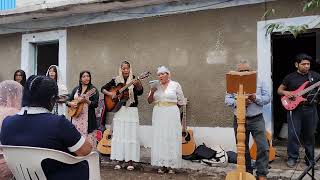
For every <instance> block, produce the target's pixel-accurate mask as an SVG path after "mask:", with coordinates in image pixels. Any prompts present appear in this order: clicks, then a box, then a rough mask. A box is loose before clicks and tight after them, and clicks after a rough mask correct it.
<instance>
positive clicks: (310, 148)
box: [278, 54, 320, 168]
mask: <svg viewBox="0 0 320 180" xmlns="http://www.w3.org/2000/svg"><path fill="white" fill-rule="evenodd" d="M294 60H295V67H296V68H297V71H295V72H292V73H290V74H288V75H287V76H286V77H285V78H284V79H283V81H282V84H281V85H280V86H279V88H278V94H279V95H281V96H286V97H288V98H290V99H294V98H295V94H294V93H293V92H291V91H294V90H296V89H298V88H299V86H301V85H302V84H303V83H305V82H306V81H309V82H310V83H309V85H312V84H314V83H316V82H317V81H319V80H320V75H319V74H318V73H316V72H314V71H311V70H310V63H311V62H312V57H310V56H309V55H307V54H298V55H297V56H296V57H295V59H294ZM317 89H318V88H315V89H314V90H313V91H311V92H310V93H308V94H306V95H305V98H306V100H307V101H304V102H302V103H300V104H299V105H298V106H297V107H296V108H295V109H294V110H292V111H288V113H287V121H288V145H287V153H288V161H287V166H288V167H290V168H293V167H295V165H296V164H297V160H298V157H299V147H300V143H299V141H300V140H299V138H300V136H301V137H302V141H300V142H302V143H303V144H304V148H305V152H306V156H305V162H306V164H307V165H310V163H312V162H313V160H314V144H315V136H314V135H315V130H316V127H317V126H316V125H317V121H318V115H317V107H316V101H317V97H315V94H316V93H315V92H316V91H317Z"/></svg>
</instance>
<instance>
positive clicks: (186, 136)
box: [182, 129, 196, 156]
mask: <svg viewBox="0 0 320 180" xmlns="http://www.w3.org/2000/svg"><path fill="white" fill-rule="evenodd" d="M195 150H196V143H195V141H194V138H193V131H192V130H191V129H188V130H187V131H186V132H182V156H189V155H191V154H192V153H193V152H194V151H195Z"/></svg>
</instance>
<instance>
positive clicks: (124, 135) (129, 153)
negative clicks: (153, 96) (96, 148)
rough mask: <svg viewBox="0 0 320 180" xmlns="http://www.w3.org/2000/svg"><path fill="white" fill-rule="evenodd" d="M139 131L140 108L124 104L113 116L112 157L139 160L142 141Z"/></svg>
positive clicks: (123, 159) (121, 159)
mask: <svg viewBox="0 0 320 180" xmlns="http://www.w3.org/2000/svg"><path fill="white" fill-rule="evenodd" d="M138 131H139V114H138V108H137V107H126V106H122V107H121V108H120V110H119V111H118V112H116V113H115V115H114V117H113V133H112V140H111V156H110V159H112V160H118V161H126V162H128V161H134V162H139V161H140V142H139V139H138V137H139V136H138Z"/></svg>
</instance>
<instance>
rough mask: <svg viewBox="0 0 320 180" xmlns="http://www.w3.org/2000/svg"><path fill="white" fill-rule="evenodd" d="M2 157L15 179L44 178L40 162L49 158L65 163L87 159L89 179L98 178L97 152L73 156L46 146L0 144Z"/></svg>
mask: <svg viewBox="0 0 320 180" xmlns="http://www.w3.org/2000/svg"><path fill="white" fill-rule="evenodd" d="M0 147H1V148H2V150H3V155H4V158H5V160H6V162H7V164H8V166H9V169H10V170H11V172H12V174H13V175H14V177H15V178H16V180H26V179H27V180H29V179H30V180H34V179H36V180H46V179H47V178H46V176H45V174H44V172H43V170H42V167H41V162H42V160H44V159H47V158H50V159H54V160H57V161H60V162H63V163H66V164H75V163H78V162H81V161H84V160H86V161H88V164H89V180H100V179H101V177H100V165H99V154H98V153H97V152H91V153H90V154H89V155H87V156H84V157H75V156H72V155H70V154H68V153H65V152H62V151H57V150H53V149H46V148H36V147H27V146H7V145H0Z"/></svg>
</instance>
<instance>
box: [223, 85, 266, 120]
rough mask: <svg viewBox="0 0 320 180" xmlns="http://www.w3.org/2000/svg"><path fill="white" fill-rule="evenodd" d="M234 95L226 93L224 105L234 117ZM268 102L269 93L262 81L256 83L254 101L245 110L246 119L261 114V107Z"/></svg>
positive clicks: (235, 105) (235, 102) (235, 104)
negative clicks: (229, 108) (230, 110)
mask: <svg viewBox="0 0 320 180" xmlns="http://www.w3.org/2000/svg"><path fill="white" fill-rule="evenodd" d="M235 97H236V94H235V93H234V94H229V93H226V96H225V104H226V105H227V106H229V107H231V108H232V110H233V114H234V115H235V116H236V115H237V112H236V107H237V100H236V98H235ZM269 102H270V93H269V91H268V89H267V87H266V86H265V84H264V83H263V82H262V81H258V83H257V90H256V100H255V102H253V103H250V104H249V105H248V106H247V108H246V117H252V116H255V115H258V114H261V113H262V107H263V106H264V105H266V104H268V103H269Z"/></svg>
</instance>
